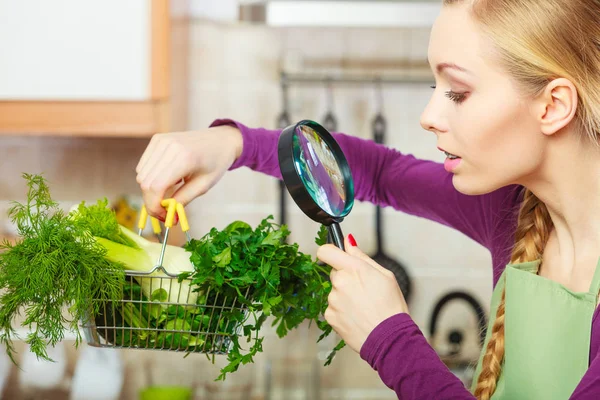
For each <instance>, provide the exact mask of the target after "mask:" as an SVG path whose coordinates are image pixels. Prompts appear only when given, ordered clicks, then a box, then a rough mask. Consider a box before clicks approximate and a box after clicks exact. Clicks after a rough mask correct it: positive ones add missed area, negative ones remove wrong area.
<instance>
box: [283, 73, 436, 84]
mask: <svg viewBox="0 0 600 400" xmlns="http://www.w3.org/2000/svg"><path fill="white" fill-rule="evenodd" d="M433 81H434V79H433V76H432V75H427V74H424V73H420V74H413V75H410V74H407V75H402V76H384V75H367V74H347V73H346V74H343V75H336V74H324V73H319V74H314V73H305V74H303V73H286V72H282V73H281V85H282V86H286V87H289V86H290V85H294V84H296V85H313V84H316V85H324V84H333V85H340V84H341V85H365V84H378V85H379V84H381V85H407V84H424V83H426V84H432V83H433Z"/></svg>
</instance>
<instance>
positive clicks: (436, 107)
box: [420, 95, 446, 135]
mask: <svg viewBox="0 0 600 400" xmlns="http://www.w3.org/2000/svg"><path fill="white" fill-rule="evenodd" d="M441 108H442V107H441V105H440V104H438V101H437V99H436V97H435V95H432V96H431V98H430V99H429V103H427V106H426V107H425V109H424V110H423V112H422V113H421V119H420V122H421V127H422V128H423V129H425V130H426V131H430V132H433V133H435V134H436V135H437V134H439V133H441V132H444V131H445V130H446V128H445V123H444V122H443V121H444V119H443V117H442V113H441Z"/></svg>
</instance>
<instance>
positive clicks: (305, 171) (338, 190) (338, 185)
mask: <svg viewBox="0 0 600 400" xmlns="http://www.w3.org/2000/svg"><path fill="white" fill-rule="evenodd" d="M278 156H279V168H280V169H281V175H282V177H283V182H284V183H285V186H286V187H287V190H288V191H289V193H290V195H291V196H292V199H294V201H295V202H296V204H297V205H298V207H300V209H301V210H302V211H303V212H304V214H306V215H307V216H308V217H309V218H311V219H312V220H313V221H316V222H319V223H321V224H323V225H325V226H327V227H328V228H329V234H330V238H331V240H332V241H333V243H334V244H335V245H336V246H337V247H339V248H340V249H342V250H345V248H344V235H343V234H342V229H341V228H340V222H342V221H343V219H344V218H345V217H346V216H347V215H348V214H349V213H350V210H352V206H353V205H354V182H353V180H352V174H351V173H350V167H349V166H348V161H347V160H346V157H345V156H344V153H343V152H342V149H341V148H340V146H339V145H338V143H337V142H336V141H335V139H334V138H333V136H332V135H331V134H330V133H329V132H328V131H327V129H325V128H324V127H322V126H321V125H319V124H318V123H316V122H314V121H310V120H302V121H300V122H298V123H296V124H295V125H290V126H288V127H287V128H285V129H284V130H283V131H282V132H281V135H280V136H279V143H278Z"/></svg>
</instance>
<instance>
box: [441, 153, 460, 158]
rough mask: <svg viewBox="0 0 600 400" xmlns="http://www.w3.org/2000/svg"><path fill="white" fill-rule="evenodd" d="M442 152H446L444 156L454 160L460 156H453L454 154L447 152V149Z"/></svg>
mask: <svg viewBox="0 0 600 400" xmlns="http://www.w3.org/2000/svg"><path fill="white" fill-rule="evenodd" d="M444 154H446V157H448V158H449V159H451V160H456V159H457V158H460V157H459V156H455V155H454V154H451V153H448V152H447V151H444Z"/></svg>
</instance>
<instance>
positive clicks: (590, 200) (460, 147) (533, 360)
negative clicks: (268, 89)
mask: <svg viewBox="0 0 600 400" xmlns="http://www.w3.org/2000/svg"><path fill="white" fill-rule="evenodd" d="M429 61H430V64H431V66H432V70H433V72H434V75H435V80H436V85H437V86H435V87H434V89H435V90H434V92H433V95H432V97H431V100H430V102H429V104H428V106H427V108H426V109H425V111H424V113H423V115H422V119H421V124H422V126H423V128H425V129H426V130H428V131H431V132H433V133H434V134H435V135H436V136H437V139H438V146H439V149H440V150H442V151H444V152H446V155H447V157H448V158H447V159H446V161H445V162H444V165H443V166H442V165H441V164H437V163H433V162H430V161H423V160H417V159H415V158H413V157H411V156H408V155H403V154H400V153H399V152H396V151H394V150H391V149H387V148H385V147H383V146H378V145H375V144H373V143H371V142H367V141H364V140H360V139H356V138H352V137H349V136H345V135H342V134H336V135H335V137H336V140H338V142H339V143H340V145H341V147H342V149H343V150H344V152H345V154H346V156H347V158H348V160H349V163H350V167H351V170H352V174H353V176H354V179H355V184H356V192H357V193H356V196H357V198H358V199H360V200H366V201H371V202H373V203H377V204H379V205H382V206H392V207H393V208H395V209H397V210H401V211H403V212H407V213H410V214H413V215H418V216H421V217H426V218H429V219H431V220H434V221H437V222H440V223H443V224H445V225H448V226H451V227H453V228H455V229H457V230H459V231H461V232H463V233H465V234H466V235H468V236H469V237H471V238H473V239H474V240H476V241H477V242H479V243H480V244H482V245H484V246H486V247H487V248H488V249H489V250H490V251H491V254H492V260H493V270H494V281H493V283H494V292H493V296H492V304H491V312H492V314H493V315H495V318H491V319H490V327H489V329H488V335H487V339H486V343H485V347H484V351H483V352H482V356H481V358H480V361H479V364H478V367H477V371H476V379H475V381H474V383H475V384H474V387H473V388H472V389H473V393H474V395H475V397H476V398H478V399H489V398H493V399H566V398H569V396H571V398H573V399H588V398H589V399H591V398H594V399H598V398H600V356H599V354H600V353H599V348H600V318H597V316H598V314H597V313H596V305H597V303H598V295H599V294H600V293H599V290H600V268H598V258H599V255H600V138H599V135H600V1H598V0H445V1H444V7H443V8H442V12H441V14H440V16H439V18H438V19H437V20H436V22H435V24H434V26H433V29H432V32H431V41H430V45H429ZM213 126H214V127H213V128H210V129H208V130H206V131H203V132H201V133H198V132H187V133H175V134H169V135H157V136H155V137H154V138H153V140H152V141H151V143H150V145H149V147H148V149H147V151H146V152H145V153H144V155H143V156H142V159H141V160H140V163H139V165H138V181H139V183H140V185H141V187H142V189H143V192H144V197H145V202H146V204H147V205H148V208H149V210H150V212H151V213H152V214H154V215H157V216H160V215H161V213H162V212H163V211H162V210H161V208H160V207H159V206H158V204H159V200H160V199H161V198H162V197H163V196H164V193H165V191H167V190H169V189H170V188H171V187H172V186H173V185H174V184H175V183H176V182H179V181H180V180H181V178H183V177H186V183H185V185H183V186H182V187H181V188H180V189H179V190H178V191H177V193H175V197H176V198H178V199H179V200H180V201H182V202H183V203H187V202H189V201H191V200H192V199H193V198H195V197H196V196H199V195H201V194H203V193H204V192H206V191H207V190H208V189H209V188H210V187H212V186H213V185H214V184H215V183H216V182H217V181H218V179H219V178H220V177H221V176H222V174H224V173H225V171H226V170H227V169H233V168H238V167H241V166H246V167H249V168H252V169H253V170H256V171H260V172H263V173H267V174H270V175H273V176H276V177H279V169H278V165H277V159H276V151H275V149H276V141H277V135H278V133H279V132H277V131H268V130H264V129H249V128H247V127H245V126H243V125H242V124H239V123H236V122H233V121H229V120H218V121H216V122H215V123H214V124H213ZM181 152H183V154H185V157H179V154H180V153H181ZM354 244H355V242H354V240H353V238H352V237H351V236H350V237H348V238H347V245H348V246H347V252H343V251H341V250H339V249H337V248H335V247H333V246H331V245H326V246H323V247H321V248H319V251H318V254H317V255H318V257H319V258H320V259H321V260H323V261H324V262H327V263H328V264H330V265H331V266H332V267H333V268H334V270H333V272H332V276H331V279H332V283H333V290H332V292H331V295H330V297H329V308H328V309H327V312H326V315H325V316H326V318H327V320H328V321H329V322H330V323H331V325H332V326H333V327H334V329H335V330H336V331H337V332H338V333H339V334H340V335H341V336H342V337H343V338H344V339H345V340H346V342H347V343H348V344H349V346H350V347H351V348H353V349H354V350H355V351H357V352H360V354H361V356H362V357H363V358H364V359H365V360H366V361H367V362H369V363H370V365H371V366H372V367H373V368H374V369H376V370H377V371H378V372H379V374H380V376H381V378H382V380H383V381H384V382H385V384H386V385H388V386H389V387H390V388H392V389H393V390H395V391H396V393H397V394H398V397H399V398H402V399H471V398H473V395H471V394H470V392H469V391H467V390H466V389H465V388H464V387H463V386H462V384H461V383H460V381H459V380H458V379H456V378H455V377H454V376H453V375H452V374H451V373H450V372H449V371H448V369H447V368H445V367H444V365H443V364H442V363H441V362H440V360H439V358H438V357H437V356H436V354H435V352H434V351H433V349H432V348H431V347H430V346H429V345H428V344H427V342H426V340H425V338H424V337H423V335H422V334H421V332H420V331H419V329H418V328H417V326H416V325H415V324H414V322H413V321H412V320H411V318H410V316H409V314H408V309H407V306H406V302H405V301H404V299H403V298H402V294H401V292H400V290H399V288H398V286H397V284H396V283H395V280H394V277H393V274H391V273H389V272H387V271H385V270H384V269H383V268H381V267H380V266H378V265H377V264H375V263H374V262H373V261H372V260H371V259H370V258H368V257H367V256H366V255H365V254H364V253H362V252H361V251H360V250H359V249H358V248H357V247H356V246H353V245H354Z"/></svg>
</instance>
